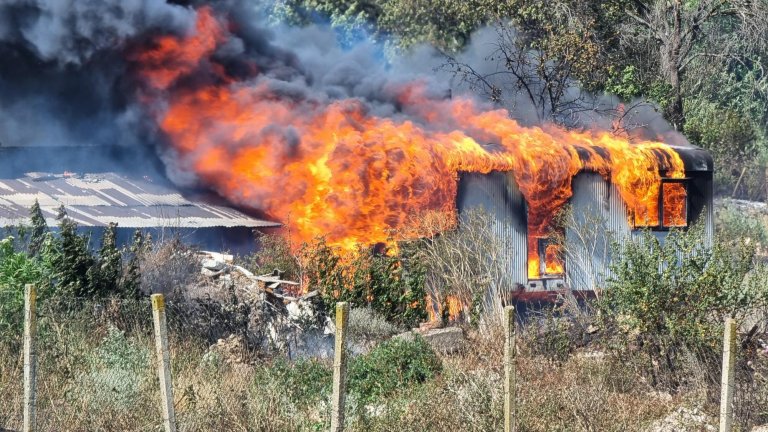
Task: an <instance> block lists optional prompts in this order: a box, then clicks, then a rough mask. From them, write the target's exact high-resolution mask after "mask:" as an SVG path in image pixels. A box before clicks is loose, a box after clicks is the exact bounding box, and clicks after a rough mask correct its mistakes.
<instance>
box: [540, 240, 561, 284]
mask: <svg viewBox="0 0 768 432" xmlns="http://www.w3.org/2000/svg"><path fill="white" fill-rule="evenodd" d="M536 244H537V246H538V252H539V277H538V279H536V280H542V279H562V278H564V277H565V273H566V260H565V255H563V251H562V249H561V251H560V254H561V255H560V256H559V258H560V262H561V264H562V267H563V271H562V272H560V273H547V271H546V265H547V263H546V259H547V256H546V255H547V245H548V244H556V241H555V240H554V239H553V238H552V237H551V236H546V237H537V238H536Z"/></svg>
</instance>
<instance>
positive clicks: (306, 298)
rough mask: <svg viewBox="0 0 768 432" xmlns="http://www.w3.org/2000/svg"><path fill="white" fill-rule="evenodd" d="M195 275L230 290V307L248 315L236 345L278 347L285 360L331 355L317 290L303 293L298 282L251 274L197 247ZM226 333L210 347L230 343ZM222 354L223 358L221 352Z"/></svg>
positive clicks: (330, 338) (328, 328) (277, 274)
mask: <svg viewBox="0 0 768 432" xmlns="http://www.w3.org/2000/svg"><path fill="white" fill-rule="evenodd" d="M199 255H200V265H201V269H200V273H201V274H202V275H203V276H204V277H205V278H207V279H209V280H210V281H211V282H212V283H213V284H215V285H217V286H218V291H222V292H229V293H231V295H230V299H231V302H233V303H235V309H238V310H242V311H243V313H242V314H243V315H247V317H244V318H243V319H242V320H243V321H247V322H244V323H243V325H242V327H243V328H244V329H243V330H242V332H243V333H245V334H244V335H242V336H238V337H241V339H242V340H241V339H238V340H240V343H247V344H248V345H249V346H251V347H258V348H260V349H264V350H267V351H268V350H279V351H281V352H285V353H286V354H287V355H288V357H289V358H297V357H308V356H312V357H331V356H332V355H333V333H334V331H335V329H334V326H333V323H332V321H331V320H330V319H329V318H328V316H327V314H326V313H325V310H324V308H323V304H322V302H321V301H320V296H319V293H318V292H317V291H312V292H308V293H303V292H302V290H301V286H300V284H299V283H298V282H295V281H289V280H285V279H283V277H284V273H283V272H281V271H280V270H277V269H276V270H274V271H273V272H272V273H269V274H264V275H255V274H253V273H252V272H251V271H249V270H248V269H246V268H244V267H242V266H240V265H237V264H235V263H234V257H233V256H232V255H227V254H222V253H218V252H210V251H201V252H200V253H199ZM233 337H234V336H229V337H228V338H226V339H221V338H220V339H219V343H217V344H215V345H214V346H212V347H211V349H210V350H209V351H213V350H219V349H220V348H221V345H225V346H229V345H231V344H232V343H233V342H232V341H233V340H235V339H231V338H233ZM224 357H226V356H224Z"/></svg>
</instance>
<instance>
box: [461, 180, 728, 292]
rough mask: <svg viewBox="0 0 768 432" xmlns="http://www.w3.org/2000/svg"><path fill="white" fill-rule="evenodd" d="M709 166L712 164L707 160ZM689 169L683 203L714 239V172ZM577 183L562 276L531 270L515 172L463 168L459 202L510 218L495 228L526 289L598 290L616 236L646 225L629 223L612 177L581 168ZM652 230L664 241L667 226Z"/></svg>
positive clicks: (632, 233)
mask: <svg viewBox="0 0 768 432" xmlns="http://www.w3.org/2000/svg"><path fill="white" fill-rule="evenodd" d="M709 167H711V165H707V168H709ZM709 169H711V168H709ZM686 175H687V176H688V177H687V180H686V188H687V195H688V196H687V198H686V200H685V202H684V205H685V207H686V211H687V216H688V219H689V220H690V222H691V223H695V222H699V221H700V222H702V223H703V224H704V226H705V235H706V241H707V242H708V244H711V241H712V235H713V212H712V172H711V170H705V171H691V172H687V173H686ZM572 189H573V195H572V197H571V198H570V200H569V201H568V204H569V207H570V215H569V216H568V217H567V218H566V224H570V226H565V227H564V241H565V245H566V251H565V252H564V253H563V260H564V263H563V265H564V268H565V269H564V270H565V274H564V276H563V277H553V276H556V275H547V274H545V272H543V271H542V272H541V273H542V274H543V276H544V277H538V278H533V277H531V276H530V274H529V273H530V269H529V265H530V257H529V255H530V249H529V247H530V238H529V234H530V231H529V229H528V224H527V221H526V213H527V212H528V209H527V205H526V203H525V200H524V198H523V196H522V194H521V193H520V191H519V189H518V188H517V186H516V184H515V182H514V180H513V176H512V175H511V174H510V173H506V174H504V173H499V172H493V173H491V174H488V175H483V174H471V173H464V174H462V176H461V178H460V182H459V189H458V190H459V195H458V200H457V208H458V210H459V213H460V214H461V213H464V212H466V211H468V210H470V209H472V208H478V207H479V208H482V209H484V210H486V211H488V212H489V213H490V214H491V215H492V216H493V217H494V219H495V220H496V221H501V222H504V221H506V222H504V223H500V226H503V227H504V228H503V229H501V230H498V229H496V228H494V229H495V230H496V231H495V232H496V234H497V235H499V236H502V237H504V238H505V239H508V242H509V243H510V244H513V245H514V253H513V258H512V260H511V261H510V264H509V265H510V267H509V268H510V271H509V274H510V280H511V281H513V282H514V283H517V284H521V285H523V286H525V289H526V291H538V290H552V289H558V288H561V287H563V286H567V287H568V288H571V289H575V290H593V289H595V288H599V287H601V286H604V281H605V278H606V277H608V276H609V272H610V269H609V261H610V253H611V250H610V244H611V242H612V241H618V242H621V241H622V239H623V238H626V237H627V236H636V235H639V234H640V232H641V231H640V230H637V229H633V227H632V226H631V225H630V220H631V218H630V212H629V211H628V209H627V205H626V204H625V202H624V201H623V199H622V196H621V193H620V191H619V190H618V188H617V187H616V185H615V184H613V183H612V182H611V181H610V180H609V179H606V178H604V177H603V176H602V175H600V174H595V173H580V174H578V175H577V176H575V177H574V179H573V182H572ZM660 189H661V187H660ZM510 197H515V199H510ZM579 225H581V227H580V228H579ZM652 232H653V234H654V235H655V236H656V237H657V238H659V240H660V241H662V242H663V241H664V239H665V238H666V236H667V235H668V230H667V229H665V228H664V227H658V228H657V229H656V230H652ZM535 240H538V239H535ZM545 247H546V245H545ZM536 265H537V266H539V263H538V262H536Z"/></svg>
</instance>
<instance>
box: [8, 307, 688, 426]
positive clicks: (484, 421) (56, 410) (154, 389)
mask: <svg viewBox="0 0 768 432" xmlns="http://www.w3.org/2000/svg"><path fill="white" fill-rule="evenodd" d="M140 306H147V307H146V308H145V309H146V311H148V310H149V307H148V305H144V304H141V305H140ZM121 307H123V306H121V305H114V306H112V308H113V309H117V310H116V311H112V312H109V311H107V312H106V313H102V312H98V313H102V315H99V316H98V317H97V318H95V319H94V318H93V317H92V315H93V314H94V313H95V312H93V310H94V308H93V307H86V308H85V309H84V310H81V311H78V312H76V313H74V314H67V315H66V316H63V317H57V318H50V317H48V318H44V319H42V320H41V340H40V350H39V352H40V367H39V379H38V388H39V404H38V419H39V424H40V430H68V431H100V430H103V431H113V430H115V431H116V430H120V431H147V430H159V428H160V426H161V422H160V419H161V414H160V410H159V403H158V401H159V391H158V380H157V377H156V373H155V369H154V363H153V355H152V353H153V344H152V338H151V327H148V326H147V325H146V323H149V322H150V321H149V314H148V312H141V311H142V310H144V308H141V307H137V305H133V304H131V305H130V306H124V308H125V310H120V308H121ZM106 309H110V308H109V307H108V308H106ZM104 315H107V316H104ZM179 332H181V330H179V331H178V332H177V333H176V335H174V336H173V337H172V338H171V347H172V352H171V357H172V365H173V378H174V391H175V395H174V396H175V402H174V405H175V406H176V412H177V417H178V422H179V429H180V430H183V431H220V430H247V431H293V430H307V431H311V430H326V429H327V428H328V427H329V421H330V417H329V413H330V405H329V404H330V402H329V401H330V376H331V368H330V364H328V363H327V361H299V362H287V361H285V360H281V359H279V358H278V359H275V358H272V359H257V358H253V357H250V356H249V355H248V353H247V352H238V349H234V350H230V351H227V352H224V353H222V352H220V351H214V352H209V350H208V347H207V344H206V343H202V342H201V341H196V340H195V339H194V338H187V337H183V338H179V337H178V334H179ZM469 338H470V341H469V344H468V349H467V350H465V351H463V352H462V353H459V354H456V355H452V356H440V357H438V360H439V371H438V372H436V373H432V372H431V371H432V370H433V369H430V368H431V367H432V366H430V365H428V364H427V363H428V362H429V359H430V358H431V357H429V356H432V355H433V354H431V353H427V354H423V359H426V360H424V362H427V363H419V364H416V365H414V362H411V363H402V362H401V361H400V360H402V359H400V360H398V358H397V352H399V351H397V350H405V349H415V350H417V351H410V352H408V353H406V354H407V357H408V358H415V357H418V356H420V355H422V353H421V351H418V350H425V348H424V347H423V346H418V347H416V348H413V347H405V348H403V347H402V346H399V347H397V349H396V350H395V351H394V352H389V353H387V352H384V353H383V354H382V353H380V354H378V356H375V355H372V354H369V355H368V357H361V359H363V360H359V361H358V364H357V366H354V367H353V368H355V367H356V368H357V369H356V370H357V371H358V372H357V375H355V377H353V378H352V380H354V382H352V383H351V385H350V396H349V399H348V402H349V404H348V408H347V409H348V424H349V426H350V428H349V430H359V431H363V430H364V431H393V430H398V431H494V430H499V429H500V428H502V419H503V410H502V407H503V400H502V398H503V370H502V346H503V338H502V334H501V333H500V332H499V331H490V332H488V331H486V332H483V334H480V333H478V332H471V331H470V332H469ZM16 342H18V341H6V342H5V343H2V344H0V425H2V426H3V427H5V428H8V429H12V430H15V429H20V428H21V400H22V388H21V378H22V371H21V359H20V356H19V350H18V344H17V343H16ZM518 343H519V357H518V360H517V367H518V380H517V395H518V404H519V405H518V409H517V413H518V416H517V419H518V425H519V427H520V430H527V431H553V430H559V431H582V430H583V431H598V430H599V431H627V430H641V429H643V428H644V427H645V426H647V425H650V424H651V423H652V422H653V421H654V420H657V419H659V418H663V417H664V416H665V415H667V414H668V413H670V412H672V411H674V410H675V409H676V408H677V407H678V406H680V405H686V404H688V405H691V404H694V405H695V404H696V403H697V402H700V401H701V398H699V397H697V396H696V395H695V393H690V392H689V393H682V394H679V395H676V396H670V395H667V394H664V393H659V392H655V391H654V390H653V389H652V388H651V387H650V386H649V385H647V384H646V383H645V382H644V381H643V380H642V379H641V378H640V377H639V376H638V374H637V373H636V370H635V369H634V368H633V365H632V364H631V363H630V364H628V363H626V362H618V361H614V360H612V359H611V358H610V357H604V356H588V355H571V356H568V357H567V358H565V359H564V360H553V359H551V358H548V356H546V355H543V354H541V353H536V352H535V349H533V347H532V346H531V345H530V344H529V343H528V338H527V337H526V336H525V335H521V336H520V339H519V341H518ZM374 352H376V351H375V350H374ZM549 357H551V356H549ZM366 359H367V360H366ZM391 364H396V365H397V366H396V367H394V368H392V367H390V366H388V365H391ZM425 364H427V365H426V366H425ZM418 368H421V369H418ZM414 370H415V371H416V372H419V371H424V370H426V371H427V373H424V374H423V375H422V376H421V377H420V378H415V379H410V378H403V376H404V375H406V374H407V373H411V372H413V371H414ZM434 370H436V369H434ZM392 371H394V372H392ZM393 374H394V375H393ZM400 375H402V376H400ZM361 389H367V391H368V392H369V393H368V394H363V393H362V392H361ZM371 389H373V390H371ZM371 391H373V393H370V392H371ZM372 394H374V396H371V395H372Z"/></svg>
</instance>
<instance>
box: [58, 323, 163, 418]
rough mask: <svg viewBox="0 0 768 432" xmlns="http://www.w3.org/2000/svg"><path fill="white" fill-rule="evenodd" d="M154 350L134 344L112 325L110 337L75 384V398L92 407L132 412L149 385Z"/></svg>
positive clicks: (93, 356)
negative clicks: (151, 356) (151, 351)
mask: <svg viewBox="0 0 768 432" xmlns="http://www.w3.org/2000/svg"><path fill="white" fill-rule="evenodd" d="M149 359H150V351H149V350H148V349H147V348H146V347H144V346H140V345H137V344H134V343H132V342H131V341H130V340H128V338H126V337H125V333H123V332H122V331H120V330H118V329H117V328H116V327H113V326H110V327H109V328H108V330H107V335H106V337H105V338H104V339H103V340H102V341H101V343H100V344H99V345H98V347H96V349H95V350H94V352H93V355H92V356H89V357H88V358H87V359H86V362H87V363H88V368H87V370H86V372H85V373H84V374H83V375H81V376H80V377H79V379H77V380H76V381H75V384H76V387H75V389H76V393H74V394H73V395H72V396H74V397H77V398H78V399H81V400H83V401H85V402H86V403H87V404H88V405H90V406H91V407H92V408H101V409H103V408H104V407H105V406H109V407H112V408H117V409H120V410H128V409H130V408H131V407H132V406H133V405H134V404H135V402H136V400H137V399H138V398H139V397H140V396H141V394H142V390H143V387H144V386H145V385H147V384H148V382H147V378H146V377H147V376H148V373H147V371H148V370H150V361H149Z"/></svg>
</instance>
